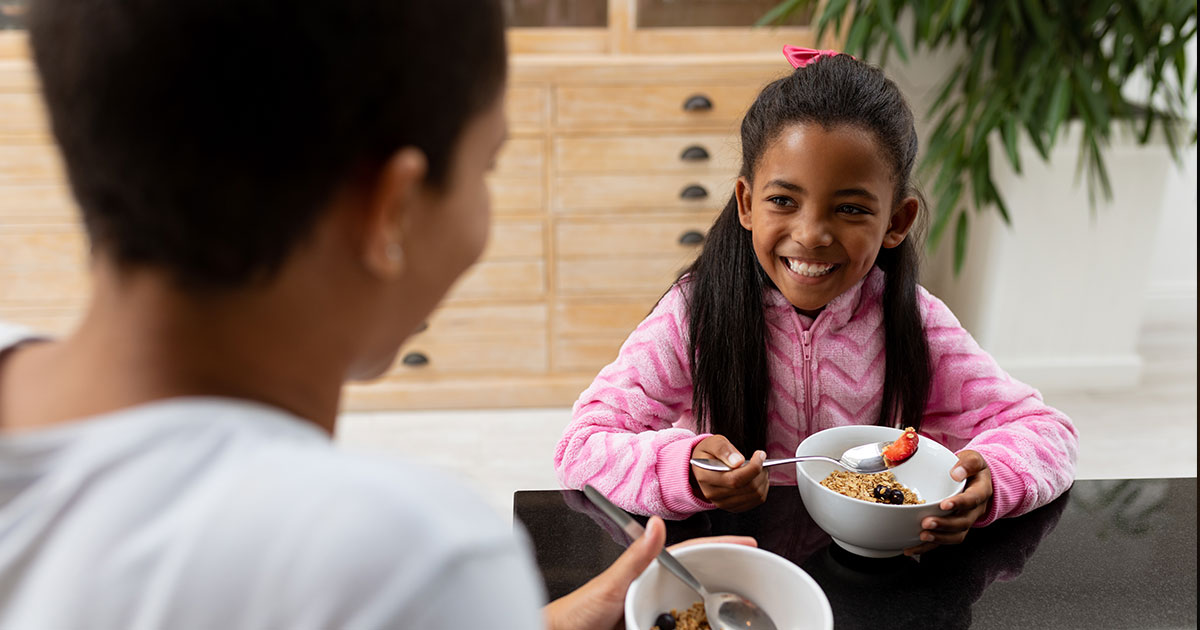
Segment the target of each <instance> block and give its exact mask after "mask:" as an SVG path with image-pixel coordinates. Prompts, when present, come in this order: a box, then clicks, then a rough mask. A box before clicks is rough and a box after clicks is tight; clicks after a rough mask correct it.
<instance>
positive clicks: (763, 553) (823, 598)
mask: <svg viewBox="0 0 1200 630" xmlns="http://www.w3.org/2000/svg"><path fill="white" fill-rule="evenodd" d="M847 498H849V497H847ZM713 549H728V550H732V551H734V552H736V553H749V554H750V555H752V556H757V557H760V558H763V559H764V560H766V561H768V562H770V563H772V564H777V565H781V566H784V568H786V569H787V571H788V572H789V573H791V574H792V575H794V576H796V577H798V578H799V579H800V581H801V582H803V583H805V584H806V585H808V586H809V588H810V589H811V590H813V591H815V592H816V593H817V594H818V595H820V597H819V598H818V599H819V600H820V602H821V610H822V613H823V618H824V619H825V620H826V621H828V623H829V627H832V624H833V607H832V606H831V605H830V604H829V596H828V595H826V594H825V589H823V588H821V584H820V583H818V582H817V580H816V578H814V577H813V576H811V575H809V574H808V572H807V571H805V570H804V569H802V568H800V565H798V564H796V563H795V562H792V561H791V560H788V559H787V558H784V557H783V556H781V555H779V554H777V553H775V552H773V551H768V550H766V549H763V548H761V547H758V546H753V547H752V546H750V545H739V544H737V543H728V542H705V543H695V544H691V545H688V546H686V547H683V548H681V549H678V550H674V551H671V555H673V556H675V557H677V558H684V557H686V556H689V555H692V554H694V553H702V552H705V551H709V550H713ZM652 567H653V568H654V570H657V571H666V568H664V567H662V566H660V565H659V563H658V562H653V561H652V562H651V563H650V564H649V565H648V566H647V567H646V568H645V569H643V570H642V572H641V573H640V574H638V576H637V578H635V579H634V581H633V582H632V583H630V585H629V588H628V589H626V591H625V602H624V606H623V609H624V613H625V614H626V615H628V614H629V613H630V612H631V610H630V607H631V606H633V601H632V598H633V594H634V585H635V584H639V583H641V582H642V580H643V578H645V577H646V576H647V575H648V574H649V572H650V571H651V568H652Z"/></svg>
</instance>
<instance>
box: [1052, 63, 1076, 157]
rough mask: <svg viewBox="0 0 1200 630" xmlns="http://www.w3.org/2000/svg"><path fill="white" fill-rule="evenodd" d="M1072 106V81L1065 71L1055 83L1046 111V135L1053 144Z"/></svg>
mask: <svg viewBox="0 0 1200 630" xmlns="http://www.w3.org/2000/svg"><path fill="white" fill-rule="evenodd" d="M1070 108H1071V82H1070V81H1069V80H1068V77H1067V76H1066V73H1065V72H1064V73H1063V74H1062V76H1061V77H1060V78H1059V80H1058V81H1057V82H1055V84H1054V92H1053V93H1052V94H1051V95H1050V106H1049V110H1048V111H1047V112H1046V136H1047V137H1048V138H1050V145H1051V146H1053V145H1054V143H1055V141H1056V140H1057V139H1058V127H1059V125H1061V124H1062V122H1063V120H1065V119H1066V118H1067V111H1069V110H1070Z"/></svg>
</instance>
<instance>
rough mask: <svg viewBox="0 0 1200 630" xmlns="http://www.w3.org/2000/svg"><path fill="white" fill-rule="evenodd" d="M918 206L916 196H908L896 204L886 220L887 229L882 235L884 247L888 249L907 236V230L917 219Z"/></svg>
mask: <svg viewBox="0 0 1200 630" xmlns="http://www.w3.org/2000/svg"><path fill="white" fill-rule="evenodd" d="M920 207H921V204H920V203H919V202H918V201H917V198H916V197H908V198H906V199H905V200H904V201H901V202H900V205H899V206H896V209H895V210H893V211H892V218H891V219H890V220H889V221H888V231H887V233H886V234H884V235H883V246H884V247H887V248H889V249H890V248H892V247H895V246H897V245H899V244H900V243H903V242H904V237H905V236H908V231H909V230H911V229H912V226H913V223H914V222H916V220H917V212H919V211H920Z"/></svg>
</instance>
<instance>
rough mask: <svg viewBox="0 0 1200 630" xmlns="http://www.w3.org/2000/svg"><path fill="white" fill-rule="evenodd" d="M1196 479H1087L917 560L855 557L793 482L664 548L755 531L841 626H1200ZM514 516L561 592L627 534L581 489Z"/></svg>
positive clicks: (532, 502) (522, 499) (550, 584)
mask: <svg viewBox="0 0 1200 630" xmlns="http://www.w3.org/2000/svg"><path fill="white" fill-rule="evenodd" d="M1196 487H1197V484H1196V479H1195V478H1184V479H1116V480H1091V481H1078V482H1076V483H1075V485H1074V486H1073V487H1072V488H1071V490H1070V491H1068V492H1067V493H1066V494H1064V495H1063V496H1062V497H1060V498H1059V499H1058V500H1056V501H1054V502H1053V503H1051V504H1050V505H1047V506H1045V507H1043V508H1041V509H1038V510H1035V511H1033V512H1031V513H1029V514H1026V515H1024V516H1021V517H1018V518H1010V519H1001V520H1000V521H997V522H995V523H993V524H992V525H989V526H988V527H984V528H979V529H975V530H972V531H971V532H970V533H969V534H968V535H967V539H966V542H964V543H963V544H961V545H953V546H945V547H940V548H938V549H936V550H934V551H932V552H929V553H926V554H924V555H922V556H921V557H920V559H919V560H918V559H915V558H907V557H904V556H900V557H895V558H884V559H869V558H861V557H858V556H855V555H852V554H850V553H849V552H846V551H844V550H843V549H842V548H840V547H838V546H837V545H835V544H833V543H832V541H831V540H830V538H829V536H828V535H827V534H825V532H823V531H821V529H820V528H819V527H817V525H816V524H815V523H814V522H813V520H812V519H811V518H810V517H809V516H808V513H807V512H806V511H805V509H804V504H803V503H802V502H801V500H800V494H799V493H798V492H797V491H796V489H795V488H794V487H790V486H780V487H774V488H772V489H771V491H770V493H769V495H768V497H767V502H766V503H765V504H763V505H761V506H759V507H757V508H755V509H753V510H751V511H749V512H744V513H742V514H730V513H727V512H723V511H719V510H717V511H712V512H704V513H700V514H696V515H694V516H692V517H691V518H688V519H686V520H683V521H668V523H667V542H668V544H671V543H675V542H679V541H682V540H687V539H689V538H695V537H698V536H711V535H718V534H743V535H749V536H754V537H755V538H757V539H758V542H759V546H760V547H762V548H764V549H768V550H770V551H773V552H775V553H777V554H779V555H781V556H784V557H785V558H788V559H789V560H791V561H793V562H795V563H796V564H798V565H799V566H800V567H801V568H802V569H804V570H805V571H807V572H808V574H809V575H811V576H812V577H813V578H814V579H816V580H817V582H818V583H819V584H820V585H821V588H823V589H824V590H825V594H826V596H827V597H828V598H829V603H830V605H831V606H832V607H833V615H834V623H835V627H837V628H838V629H839V630H842V629H852V628H871V629H872V630H880V629H881V628H933V629H942V628H946V629H952V628H1055V629H1057V628H1155V629H1161V630H1167V629H1174V628H1196ZM513 511H514V516H515V517H516V519H517V520H519V521H520V522H521V523H523V524H524V526H525V528H526V530H527V531H528V533H529V536H530V538H531V539H532V542H533V546H534V550H535V552H536V554H537V562H538V566H539V568H540V569H541V571H542V575H543V577H544V578H545V580H546V588H547V591H548V593H549V595H550V597H551V598H555V597H559V596H561V595H564V594H566V593H568V592H570V591H571V590H573V589H575V588H576V587H578V586H580V585H581V584H583V583H584V582H586V581H587V580H588V579H590V578H592V577H593V576H595V575H596V574H597V573H599V572H600V571H602V570H603V569H604V568H605V567H607V566H608V565H609V563H611V562H612V561H613V560H614V559H615V558H616V557H617V556H618V555H619V554H620V553H621V551H622V549H623V548H624V545H625V543H626V541H627V539H626V538H625V536H624V534H622V533H620V531H619V530H617V529H615V528H613V527H611V526H610V525H609V524H608V522H607V521H606V520H605V519H604V517H603V516H602V515H601V514H600V513H599V512H598V511H597V510H596V509H595V508H594V507H592V506H591V504H590V503H588V502H587V500H586V499H585V498H584V497H583V493H581V492H578V491H575V490H535V491H520V492H517V493H516V494H515V495H514V497H513ZM638 520H640V521H642V522H645V518H644V517H639V519H638ZM618 541H619V542H618Z"/></svg>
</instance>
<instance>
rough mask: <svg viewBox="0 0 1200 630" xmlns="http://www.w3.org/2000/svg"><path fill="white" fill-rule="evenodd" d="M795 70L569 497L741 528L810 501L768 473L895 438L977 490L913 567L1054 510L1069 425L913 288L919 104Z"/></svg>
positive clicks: (934, 531)
mask: <svg viewBox="0 0 1200 630" xmlns="http://www.w3.org/2000/svg"><path fill="white" fill-rule="evenodd" d="M784 52H785V54H786V55H787V57H788V59H789V61H790V62H791V63H792V65H793V66H794V67H795V71H794V72H792V73H791V74H790V75H788V76H786V77H784V78H781V79H779V80H777V81H775V82H773V83H771V84H770V85H768V86H766V87H765V88H764V89H763V91H762V92H761V93H760V94H759V95H758V98H757V99H756V100H755V102H754V104H753V105H751V107H750V109H749V111H747V113H746V116H745V119H744V120H743V122H742V128H741V144H742V168H741V172H740V173H739V177H738V179H737V185H736V188H735V190H734V193H733V195H732V197H731V198H730V200H729V202H728V204H726V206H725V209H724V210H723V211H722V212H721V214H720V216H718V218H717V220H716V222H715V223H714V225H713V227H712V229H711V230H710V233H709V236H708V238H707V239H706V242H705V245H704V250H703V252H701V254H700V256H699V257H698V258H697V260H696V261H695V263H693V265H692V266H691V268H690V269H689V270H688V273H686V274H685V275H684V276H683V277H682V278H681V279H680V280H679V281H678V282H677V283H676V284H675V285H674V286H672V287H671V289H670V290H669V291H667V293H666V294H665V295H664V296H663V297H662V299H661V300H659V303H658V305H657V306H656V307H655V308H654V310H653V311H652V312H651V313H650V315H649V316H648V317H647V318H646V319H645V320H644V321H643V322H642V323H641V324H640V325H639V326H638V327H637V329H636V330H634V332H633V333H632V334H631V335H630V336H629V338H628V339H627V340H626V342H625V344H624V345H623V346H622V347H621V351H620V354H619V356H618V357H617V359H616V360H615V361H614V362H613V363H612V364H610V365H608V366H607V367H605V368H604V369H603V370H601V372H600V374H599V375H598V376H597V377H596V379H595V381H594V382H593V383H592V385H591V386H590V387H589V388H588V389H587V390H586V391H584V392H583V394H582V395H580V397H579V400H578V401H577V402H576V403H575V407H574V412H573V418H572V422H571V423H570V425H569V426H568V427H567V428H566V430H565V432H564V434H563V437H562V440H561V441H560V442H559V444H558V449H557V452H556V454H555V467H556V470H557V471H558V475H559V478H560V480H561V481H562V482H563V484H564V485H566V486H568V487H575V488H578V487H580V486H582V485H583V484H592V485H594V486H596V487H597V488H599V489H601V490H602V491H604V492H606V493H607V494H608V495H609V497H610V498H611V499H612V500H613V501H614V502H616V503H618V504H619V505H621V506H622V507H624V508H626V509H629V510H634V511H638V512H641V513H646V514H659V515H663V516H667V517H671V518H682V517H685V516H687V515H689V514H692V513H695V512H699V511H702V510H707V509H713V508H717V507H719V508H723V509H727V510H731V511H741V510H746V509H750V508H752V507H754V506H757V505H759V504H760V503H762V502H763V501H764V500H765V498H766V495H767V491H768V488H769V486H770V485H772V484H776V485H778V484H789V485H790V484H794V483H795V470H794V469H792V468H791V467H786V466H780V467H776V468H773V469H771V471H770V474H769V475H768V472H767V471H766V470H765V469H764V468H763V466H762V462H763V460H764V459H765V458H766V457H768V456H769V457H773V458H774V457H788V456H791V455H793V454H794V452H795V449H796V446H797V445H798V444H799V443H800V441H801V440H803V439H804V438H805V437H807V436H808V435H811V434H812V433H815V432H817V431H820V430H822V429H827V428H830V427H835V426H841V425H848V424H881V425H887V426H894V427H908V426H911V427H915V428H916V429H917V430H918V431H920V432H921V433H923V434H924V435H926V436H929V437H930V438H932V439H934V440H936V441H938V442H941V443H942V444H944V445H946V446H947V447H948V448H951V449H952V450H954V451H955V452H956V453H957V454H958V460H959V461H958V463H957V465H955V467H954V468H953V470H952V471H951V472H950V474H951V475H952V476H954V477H955V478H956V479H963V478H966V479H967V480H968V481H967V485H966V488H965V489H964V491H963V493H962V494H960V495H957V496H954V497H951V498H950V499H947V500H946V501H944V502H943V503H942V508H943V509H945V510H948V511H949V514H947V515H946V516H945V517H937V518H933V517H931V518H929V519H926V521H925V522H924V523H922V526H923V528H924V531H923V532H922V534H921V539H922V540H923V541H924V543H923V544H922V545H920V546H918V547H914V548H912V549H910V550H908V552H909V553H920V552H922V551H925V550H927V549H930V548H932V547H934V546H936V545H938V544H945V543H956V542H961V541H962V540H963V538H964V537H965V535H966V532H967V530H968V529H969V528H970V527H972V526H980V525H985V524H987V523H990V522H992V521H993V520H995V519H996V518H1000V517H1003V516H1015V515H1018V514H1022V513H1025V512H1028V511H1030V510H1032V509H1034V508H1036V507H1038V506H1041V505H1044V504H1046V503H1048V502H1050V501H1051V500H1053V499H1054V498H1055V497H1057V496H1058V495H1059V494H1061V493H1062V492H1063V491H1064V490H1066V488H1067V487H1069V486H1070V484H1071V482H1072V480H1073V479H1074V470H1075V457H1076V450H1077V448H1078V436H1077V433H1076V430H1075V428H1074V426H1073V425H1072V424H1071V421H1070V420H1069V419H1068V418H1067V417H1066V416H1064V415H1063V414H1062V413H1061V412H1059V411H1057V410H1055V409H1052V408H1050V407H1048V406H1046V405H1045V404H1044V403H1043V402H1042V399H1041V395H1040V394H1039V393H1038V392H1037V391H1036V390H1035V389H1033V388H1031V387H1029V386H1028V385H1025V384H1023V383H1020V382H1017V381H1015V380H1013V379H1012V378H1011V377H1009V375H1008V374H1006V373H1005V372H1004V371H1003V370H1002V369H1001V368H1000V367H999V366H998V365H997V364H996V362H995V360H993V359H992V357H991V356H989V355H988V354H987V353H986V352H984V351H983V350H982V349H981V348H980V347H979V345H978V344H976V342H975V340H974V339H972V338H971V336H970V334H968V333H967V331H965V330H963V328H962V327H961V326H960V325H959V323H958V321H957V320H956V319H955V317H954V315H953V314H952V313H951V312H950V311H949V310H948V309H947V308H946V306H945V305H944V304H943V303H942V302H941V301H940V300H938V299H937V298H936V297H934V296H932V295H930V294H929V293H928V292H927V291H926V290H925V289H924V288H922V287H920V286H919V285H918V284H917V277H918V256H917V251H918V250H917V247H918V245H917V238H916V237H915V235H914V234H913V230H914V226H916V225H917V224H918V218H919V217H920V216H921V214H922V209H921V206H922V204H921V202H920V200H919V197H918V193H917V192H916V190H915V187H914V186H913V184H912V182H911V175H912V168H913V164H914V162H915V160H916V155H917V135H916V131H915V128H914V126H913V115H912V112H911V110H910V109H909V107H908V104H907V103H906V102H905V101H904V98H903V96H902V95H901V94H900V92H899V90H898V89H897V87H896V85H895V84H894V83H893V82H892V81H890V80H889V79H887V78H886V77H885V76H884V75H883V73H882V72H881V71H880V70H879V69H878V68H875V67H873V66H870V65H868V64H866V63H863V62H860V61H858V60H856V59H854V58H853V57H850V56H848V55H841V54H837V53H835V52H833V51H813V50H808V49H799V48H794V47H790V46H789V47H786V48H785V49H784ZM747 454H749V458H748V459H747ZM692 457H707V458H716V459H720V460H722V461H723V462H725V463H726V464H728V465H729V466H730V467H732V468H733V470H731V471H729V472H724V473H718V472H711V471H705V470H700V469H698V468H695V467H692V466H691V465H690V463H689V459H690V458H692Z"/></svg>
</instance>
